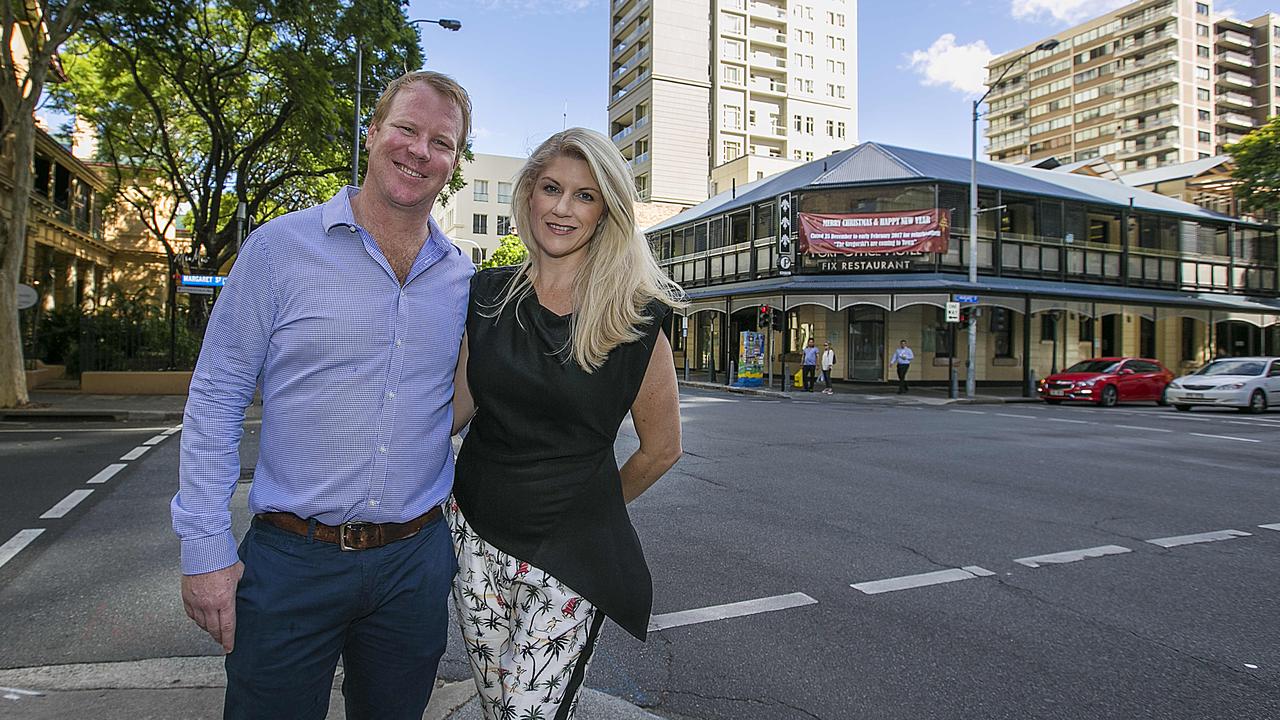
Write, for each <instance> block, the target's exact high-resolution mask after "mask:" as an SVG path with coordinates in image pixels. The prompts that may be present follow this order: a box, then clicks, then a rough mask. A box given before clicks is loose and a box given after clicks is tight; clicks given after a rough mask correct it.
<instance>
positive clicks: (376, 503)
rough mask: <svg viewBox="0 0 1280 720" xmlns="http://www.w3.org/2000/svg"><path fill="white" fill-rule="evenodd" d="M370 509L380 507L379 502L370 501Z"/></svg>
mask: <svg viewBox="0 0 1280 720" xmlns="http://www.w3.org/2000/svg"><path fill="white" fill-rule="evenodd" d="M369 507H378V501H377V500H370V501H369Z"/></svg>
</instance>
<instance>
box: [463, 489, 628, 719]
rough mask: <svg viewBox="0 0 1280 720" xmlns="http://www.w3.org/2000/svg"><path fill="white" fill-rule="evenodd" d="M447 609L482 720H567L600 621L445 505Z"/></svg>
mask: <svg viewBox="0 0 1280 720" xmlns="http://www.w3.org/2000/svg"><path fill="white" fill-rule="evenodd" d="M445 515H446V517H447V518H448V521H449V528H450V529H451V530H452V532H453V549H454V551H455V552H456V553H457V555H458V574H457V575H456V576H455V577H454V580H453V601H454V606H455V607H456V608H457V611H458V623H459V625H461V627H462V638H463V640H464V641H465V643H466V646H467V657H468V658H469V659H470V661H471V672H472V675H473V676H474V677H475V681H476V689H477V690H478V691H479V694H480V699H481V707H482V708H483V710H484V716H485V720H570V718H572V717H573V713H574V710H575V709H576V706H577V698H578V690H579V689H580V688H581V687H582V679H583V676H584V675H586V672H587V664H588V663H589V662H590V661H591V653H592V652H593V651H594V650H595V644H596V638H597V637H599V635H600V626H601V625H603V624H604V613H601V612H598V611H597V610H596V608H595V607H594V606H592V605H591V604H590V603H588V602H587V601H586V600H584V599H583V598H582V597H581V596H579V595H578V594H577V593H575V592H574V591H573V590H571V589H569V588H567V587H565V586H564V584H562V583H561V582H559V581H558V580H556V579H555V578H553V577H551V576H550V575H548V574H547V573H545V572H543V571H542V570H539V569H538V568H536V567H533V566H532V565H530V564H529V563H527V562H523V561H521V560H519V559H517V558H513V557H511V556H510V555H507V554H506V553H504V552H502V551H501V550H498V549H497V548H495V547H494V546H492V545H490V544H489V543H487V542H485V541H484V540H483V539H482V538H481V537H480V536H479V535H477V534H476V532H475V531H474V530H472V529H471V526H470V525H468V524H467V521H466V519H465V518H464V517H463V516H462V513H461V512H460V511H459V510H458V506H457V503H455V502H454V501H453V499H452V498H450V499H449V502H448V503H446V504H445Z"/></svg>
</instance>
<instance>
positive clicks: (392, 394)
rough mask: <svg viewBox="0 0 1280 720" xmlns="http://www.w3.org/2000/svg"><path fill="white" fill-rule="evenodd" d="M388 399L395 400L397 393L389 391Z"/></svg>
mask: <svg viewBox="0 0 1280 720" xmlns="http://www.w3.org/2000/svg"><path fill="white" fill-rule="evenodd" d="M387 399H388V400H395V399H396V394H395V393H393V392H389V393H387Z"/></svg>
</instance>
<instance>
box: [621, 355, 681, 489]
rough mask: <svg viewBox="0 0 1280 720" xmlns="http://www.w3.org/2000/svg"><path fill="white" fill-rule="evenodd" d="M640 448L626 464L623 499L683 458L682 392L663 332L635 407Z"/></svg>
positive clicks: (634, 414) (648, 483)
mask: <svg viewBox="0 0 1280 720" xmlns="http://www.w3.org/2000/svg"><path fill="white" fill-rule="evenodd" d="M631 420H632V422H633V423H634V424H635V427H636V435H637V436H638V437H639V438H640V449H638V450H636V451H635V452H634V453H633V454H632V455H631V457H629V458H627V461H626V462H625V463H624V464H623V465H622V499H623V500H624V501H626V502H631V501H632V500H635V499H636V498H638V497H640V494H641V493H643V492H644V491H645V490H648V489H649V486H651V485H653V484H654V483H655V482H657V480H658V478H660V477H662V474H663V473H665V472H666V471H667V470H670V469H671V466H672V465H675V464H676V460H679V459H680V454H681V452H682V450H681V448H680V392H679V390H678V389H677V386H676V367H675V364H674V363H673V362H672V361H671V343H669V342H668V341H667V336H666V334H665V333H663V332H661V331H659V332H658V339H657V342H655V343H654V344H653V353H652V354H651V355H650V356H649V367H648V369H647V370H645V373H644V381H643V382H642V383H641V384H640V392H639V393H638V394H637V395H636V400H635V402H634V403H633V404H632V405H631Z"/></svg>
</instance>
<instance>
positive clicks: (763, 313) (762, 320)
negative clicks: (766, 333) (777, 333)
mask: <svg viewBox="0 0 1280 720" xmlns="http://www.w3.org/2000/svg"><path fill="white" fill-rule="evenodd" d="M772 319H773V313H771V312H770V311H769V306H768V305H761V306H760V314H759V316H758V317H757V318H756V324H757V325H759V326H760V328H761V329H764V328H767V327H769V325H770V324H771V321H772Z"/></svg>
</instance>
